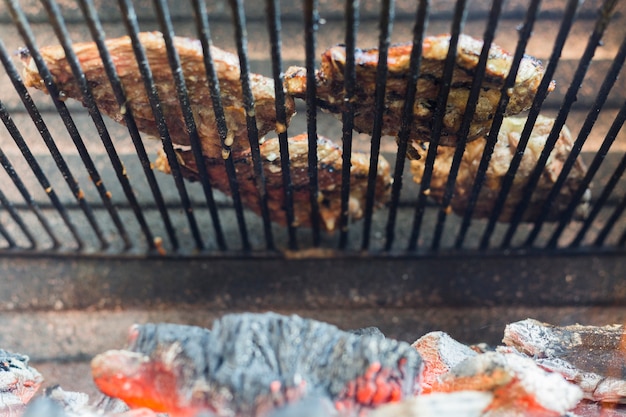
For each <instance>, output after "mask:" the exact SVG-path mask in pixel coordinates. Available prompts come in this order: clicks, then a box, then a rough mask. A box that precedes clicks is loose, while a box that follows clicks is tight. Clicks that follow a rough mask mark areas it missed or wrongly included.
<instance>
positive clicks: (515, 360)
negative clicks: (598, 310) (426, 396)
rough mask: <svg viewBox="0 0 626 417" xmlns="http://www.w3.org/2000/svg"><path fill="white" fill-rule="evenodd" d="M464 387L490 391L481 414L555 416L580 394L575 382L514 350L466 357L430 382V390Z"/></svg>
mask: <svg viewBox="0 0 626 417" xmlns="http://www.w3.org/2000/svg"><path fill="white" fill-rule="evenodd" d="M467 390H469V391H486V392H491V393H492V394H493V400H492V402H491V403H490V404H489V406H488V407H487V408H486V410H485V412H484V413H483V416H484V417H499V416H502V417H505V416H506V417H516V416H519V417H523V416H533V417H543V416H545V417H557V416H562V415H563V414H565V412H567V411H568V410H571V409H572V408H574V407H575V406H576V405H577V404H578V402H579V401H580V400H581V398H582V392H581V390H580V389H579V388H578V387H577V386H576V385H574V384H571V383H569V382H567V381H566V380H565V379H564V378H563V377H562V376H561V375H558V374H555V373H551V372H547V371H545V370H543V369H542V368H540V367H539V366H537V365H536V364H535V363H534V362H533V361H532V359H530V358H527V357H524V356H522V355H519V354H517V353H507V354H504V353H500V352H487V353H482V354H480V355H476V356H473V357H470V358H468V359H466V360H464V361H462V362H461V363H459V364H458V365H456V366H455V367H454V368H452V370H451V371H450V372H448V373H446V374H444V375H442V376H441V377H440V379H439V381H437V383H435V384H434V385H433V392H456V391H467Z"/></svg>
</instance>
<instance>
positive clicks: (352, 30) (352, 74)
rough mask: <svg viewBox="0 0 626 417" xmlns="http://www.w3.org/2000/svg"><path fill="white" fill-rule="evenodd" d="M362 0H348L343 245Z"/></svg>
mask: <svg viewBox="0 0 626 417" xmlns="http://www.w3.org/2000/svg"><path fill="white" fill-rule="evenodd" d="M359 4H360V3H359V0H347V1H346V38H345V43H346V67H345V68H344V72H343V74H344V75H343V79H344V90H345V94H344V102H345V104H346V110H345V111H343V112H342V114H341V121H342V123H343V126H342V132H341V142H342V144H343V159H342V165H341V216H340V218H339V249H345V248H346V246H347V245H348V200H349V198H350V166H351V165H352V163H351V158H352V128H353V127H354V108H355V103H354V102H353V101H354V100H353V97H354V90H355V88H356V66H355V65H356V64H355V57H354V54H355V49H356V36H357V31H358V28H359Z"/></svg>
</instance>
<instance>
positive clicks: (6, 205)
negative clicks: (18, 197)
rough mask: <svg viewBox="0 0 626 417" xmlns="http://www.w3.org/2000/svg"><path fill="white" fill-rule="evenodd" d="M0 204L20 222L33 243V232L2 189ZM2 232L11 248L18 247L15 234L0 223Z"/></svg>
mask: <svg viewBox="0 0 626 417" xmlns="http://www.w3.org/2000/svg"><path fill="white" fill-rule="evenodd" d="M0 204H1V205H2V207H4V208H5V209H6V210H7V211H8V212H9V214H10V215H11V217H12V218H13V220H14V221H15V222H16V223H17V224H18V226H19V227H20V229H22V232H23V233H24V234H25V235H26V236H27V238H28V240H29V241H30V242H31V245H33V243H32V242H33V240H32V239H33V237H32V234H31V233H30V232H29V231H28V229H27V228H26V225H25V224H24V222H23V221H22V220H21V219H20V216H19V215H18V214H17V213H16V211H15V209H14V208H13V205H12V204H11V202H10V201H9V199H8V198H7V197H6V195H4V193H3V192H2V190H0ZM0 234H1V235H2V237H4V239H5V240H6V241H7V244H8V245H9V249H13V248H16V247H18V244H17V242H16V241H15V239H14V238H13V236H12V235H11V234H10V233H9V231H8V230H7V229H6V228H5V227H4V225H2V224H0Z"/></svg>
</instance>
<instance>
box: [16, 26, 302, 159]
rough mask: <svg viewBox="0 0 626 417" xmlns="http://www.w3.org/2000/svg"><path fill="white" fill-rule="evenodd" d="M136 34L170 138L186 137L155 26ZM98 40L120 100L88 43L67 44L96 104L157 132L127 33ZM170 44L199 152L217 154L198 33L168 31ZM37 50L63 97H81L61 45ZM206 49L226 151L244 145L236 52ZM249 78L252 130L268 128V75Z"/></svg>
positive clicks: (271, 110)
mask: <svg viewBox="0 0 626 417" xmlns="http://www.w3.org/2000/svg"><path fill="white" fill-rule="evenodd" d="M139 41H140V42H141V44H142V45H143V47H144V49H145V53H146V57H147V59H148V62H149V64H150V68H151V70H152V75H153V78H154V83H155V86H156V89H157V93H158V96H159V99H160V102H161V110H162V111H163V116H164V118H165V121H166V123H167V127H168V129H169V133H170V136H171V138H172V141H173V142H174V143H175V144H178V145H189V134H188V131H187V127H186V124H185V120H184V117H183V114H182V111H181V108H180V103H179V100H178V95H177V93H176V85H175V83H174V77H173V75H172V70H171V67H170V64H169V61H168V58H167V52H166V48H165V42H164V40H163V36H162V34H161V33H159V32H145V33H140V34H139ZM105 44H106V47H107V49H108V50H109V53H110V54H111V57H112V59H113V62H114V64H115V67H116V70H117V73H118V75H119V78H120V81H121V83H122V86H123V87H124V92H125V94H126V99H127V102H126V105H125V106H122V108H120V106H119V104H118V102H117V100H116V98H115V95H114V93H113V89H112V88H111V85H110V83H109V79H108V77H107V75H106V72H105V70H104V66H103V64H102V60H101V58H100V54H99V52H98V48H97V46H96V44H95V43H94V42H83V43H76V44H74V45H73V50H74V52H75V53H76V56H77V58H78V61H79V62H80V65H81V67H82V70H83V72H84V74H85V77H86V79H87V82H88V83H89V85H90V87H91V91H92V94H93V96H94V99H95V101H96V103H97V105H98V108H99V109H100V111H102V112H103V113H104V114H106V115H107V116H109V117H111V118H112V119H113V120H115V121H116V122H118V123H124V114H125V113H126V112H127V111H130V112H132V115H133V117H134V119H135V121H136V123H137V127H138V129H139V130H140V131H142V132H144V133H147V134H149V135H152V136H155V137H159V130H158V128H157V124H156V122H155V119H154V114H153V112H152V107H151V105H150V101H149V99H148V95H147V93H146V89H145V88H144V84H143V80H142V78H141V74H140V71H139V67H138V65H137V61H136V58H135V54H134V51H133V47H132V44H131V40H130V38H129V37H128V36H124V37H121V38H116V39H108V40H107V41H106V42H105ZM174 47H175V48H176V50H177V52H178V54H179V56H180V61H181V67H182V72H183V75H184V77H185V83H186V86H187V90H188V94H189V101H190V105H191V110H192V111H193V114H194V119H195V122H196V127H197V129H198V134H199V136H200V140H201V145H202V150H203V153H204V154H205V155H207V156H209V157H212V158H221V155H222V144H221V139H220V136H219V132H218V129H217V123H216V120H215V112H214V110H213V104H212V103H213V102H212V100H211V96H210V92H209V86H208V81H207V77H206V71H205V67H204V57H203V52H202V45H201V44H200V41H198V40H195V39H189V38H182V37H175V38H174ZM39 52H40V53H41V56H42V57H43V60H44V61H45V63H46V65H47V67H48V69H49V70H50V72H51V73H52V75H53V77H54V81H55V83H56V84H57V88H58V90H59V91H60V92H63V94H64V96H65V97H69V98H73V99H76V100H80V101H83V96H82V92H81V90H80V87H79V85H78V83H77V82H76V80H75V78H74V75H73V73H72V71H71V68H70V66H69V64H68V62H67V59H66V57H65V52H64V51H63V48H62V47H61V46H60V45H55V46H45V47H42V48H41V49H40V51H39ZM211 55H212V57H213V61H214V64H215V70H216V72H217V76H218V78H219V84H220V94H221V100H222V105H223V107H224V112H225V117H226V123H227V125H228V131H229V133H228V137H227V142H229V143H226V144H227V145H228V146H231V145H232V149H233V151H236V150H243V149H247V148H248V147H249V146H250V145H249V141H248V131H247V127H246V111H245V107H244V101H243V94H242V89H241V82H240V78H239V77H240V68H239V59H238V57H237V56H236V55H233V54H231V53H229V52H226V51H223V50H221V49H219V48H217V47H213V46H212V47H211ZM20 57H21V59H22V61H23V63H24V66H25V68H24V84H25V85H26V86H28V87H34V88H37V89H40V90H42V91H44V92H47V89H46V87H45V85H44V81H43V79H42V78H41V76H40V75H39V72H38V69H37V67H36V65H35V62H34V60H33V59H32V58H31V56H30V54H27V53H21V54H20ZM250 82H251V89H252V94H253V96H254V103H255V107H254V112H255V115H256V122H257V127H258V129H259V137H262V136H264V135H265V134H267V133H268V132H270V131H272V130H275V129H276V126H277V123H276V107H275V105H276V102H275V95H274V81H273V80H272V79H271V78H267V77H264V76H261V75H259V74H250ZM285 110H286V112H287V119H288V120H289V119H291V117H292V116H293V114H294V113H295V104H294V102H293V98H291V97H290V96H287V97H286V103H285ZM283 128H284V127H283Z"/></svg>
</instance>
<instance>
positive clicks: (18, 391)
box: [0, 349, 43, 416]
mask: <svg viewBox="0 0 626 417" xmlns="http://www.w3.org/2000/svg"><path fill="white" fill-rule="evenodd" d="M28 361H29V358H28V356H26V355H20V354H17V353H12V352H8V351H6V350H2V349H0V416H14V415H20V414H21V413H22V411H24V407H25V405H26V404H27V403H28V402H29V401H30V399H31V398H32V397H33V395H35V393H36V392H37V390H38V389H39V387H40V386H41V384H42V383H43V377H42V376H41V374H40V373H39V372H37V370H36V369H34V368H32V367H30V366H28Z"/></svg>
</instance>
